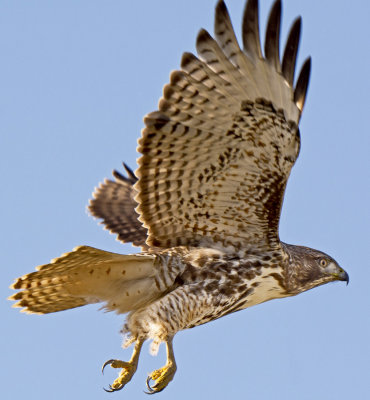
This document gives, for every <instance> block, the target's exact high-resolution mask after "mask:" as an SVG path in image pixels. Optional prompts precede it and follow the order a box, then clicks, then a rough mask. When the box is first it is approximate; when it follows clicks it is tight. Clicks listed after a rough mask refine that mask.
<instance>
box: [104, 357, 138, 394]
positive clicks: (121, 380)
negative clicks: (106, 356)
mask: <svg viewBox="0 0 370 400" xmlns="http://www.w3.org/2000/svg"><path fill="white" fill-rule="evenodd" d="M107 365H110V366H111V367H112V368H122V370H121V372H120V374H119V376H118V378H117V379H116V380H115V381H114V382H113V383H112V384H111V385H109V389H105V388H104V390H105V391H106V392H115V391H117V390H121V389H122V388H123V387H124V386H125V385H126V383H128V382H130V380H131V378H132V377H133V375H134V373H135V372H136V368H137V363H135V362H126V361H121V360H108V361H106V362H105V363H104V365H103V367H102V372H103V373H104V368H105V367H106V366H107Z"/></svg>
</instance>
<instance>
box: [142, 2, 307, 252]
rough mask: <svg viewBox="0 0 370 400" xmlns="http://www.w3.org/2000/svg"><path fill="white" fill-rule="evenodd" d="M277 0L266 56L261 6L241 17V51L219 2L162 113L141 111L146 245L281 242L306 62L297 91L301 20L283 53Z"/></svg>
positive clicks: (250, 6)
mask: <svg viewBox="0 0 370 400" xmlns="http://www.w3.org/2000/svg"><path fill="white" fill-rule="evenodd" d="M280 14H281V4H280V1H276V2H275V4H274V6H273V7H272V10H271V13H270V17H269V21H268V25H267V30H266V39H265V52H264V54H265V55H264V56H263V55H262V50H261V47H260V39H259V28H258V3H257V1H255V0H252V1H249V2H248V3H247V6H246V10H245V13H244V18H243V32H242V33H243V43H244V49H243V51H242V50H241V49H240V47H239V45H238V42H237V40H236V37H235V34H234V31H233V28H232V25H231V22H230V17H229V14H228V11H227V9H226V6H225V4H224V2H223V1H219V2H218V4H217V7H216V17H215V38H216V39H213V38H212V37H211V36H210V35H209V34H208V33H207V32H206V31H205V30H201V31H200V33H199V35H198V38H197V51H198V54H199V58H197V57H196V56H194V55H193V54H189V53H185V54H184V55H183V58H182V63H181V68H182V70H181V71H175V72H173V73H172V74H171V77H170V83H169V84H168V85H166V86H165V87H164V91H163V98H161V100H160V102H159V110H158V111H156V112H152V113H150V114H148V115H147V116H146V117H145V120H144V121H145V125H146V127H145V128H144V130H143V132H142V138H141V139H140V140H139V147H138V150H139V152H141V153H142V156H141V158H140V159H139V169H138V170H137V171H136V174H137V176H138V178H139V180H138V182H137V183H136V184H135V189H136V190H137V191H138V195H137V196H136V201H137V202H138V203H139V207H138V208H137V209H136V210H137V211H138V212H139V213H140V220H141V221H142V222H143V223H144V226H145V227H146V228H148V234H149V235H148V240H147V244H149V245H152V246H158V247H170V246H178V245H192V246H198V245H207V244H211V243H218V244H220V245H222V246H224V247H227V246H232V248H233V250H235V249H238V248H241V247H243V249H246V250H248V248H250V249H252V248H253V249H259V250H263V249H265V250H271V249H273V248H274V247H278V246H280V242H279V238H278V223H279V217H280V210H281V205H282V201H283V196H284V190H285V186H286V183H287V179H288V177H289V174H290V170H291V168H292V166H293V164H294V162H295V160H296V158H297V156H298V153H299V147H300V139H299V130H298V122H299V119H300V115H301V112H302V109H303V105H304V100H305V96H306V91H307V86H308V80H309V72H310V59H307V61H306V62H305V63H304V65H303V67H302V70H301V73H300V76H299V78H298V80H297V83H296V86H295V88H294V87H293V80H294V70H295V63H296V54H297V49H298V43H299V36H300V24H301V21H300V19H299V18H298V19H297V20H296V21H295V22H294V24H293V26H292V28H291V31H290V34H289V37H288V40H287V45H286V48H285V52H284V56H283V62H282V63H281V62H280V59H279V28H280Z"/></svg>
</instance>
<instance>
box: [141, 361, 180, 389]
mask: <svg viewBox="0 0 370 400" xmlns="http://www.w3.org/2000/svg"><path fill="white" fill-rule="evenodd" d="M175 372H176V364H175V363H169V364H167V365H165V366H164V367H163V368H160V369H157V370H155V371H153V372H152V373H151V374H150V375H149V376H148V378H147V380H146V386H147V388H148V390H149V392H146V393H148V394H154V393H158V392H161V391H162V390H163V389H165V388H166V387H167V385H168V384H169V383H170V382H171V381H172V379H173V377H174V376H175ZM150 381H154V382H155V383H154V385H153V386H151V385H150Z"/></svg>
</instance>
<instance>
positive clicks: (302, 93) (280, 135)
mask: <svg viewBox="0 0 370 400" xmlns="http://www.w3.org/2000/svg"><path fill="white" fill-rule="evenodd" d="M280 14H281V1H280V0H277V1H275V3H274V4H273V6H272V9H271V12H270V16H269V19H268V23H267V29H266V37H265V41H264V51H262V49H261V45H260V37H259V26H258V1H257V0H248V1H247V4H246V7H245V12H244V16H243V25H242V39H243V48H242V49H241V48H240V47H239V44H238V42H237V40H236V37H235V34H234V31H233V28H232V25H231V21H230V17H229V14H228V11H227V8H226V6H225V4H224V2H223V1H222V0H220V1H218V3H217V6H216V16H215V32H214V38H213V37H212V36H210V34H209V33H208V32H206V31H205V30H201V31H200V32H199V35H198V38H197V42H196V48H197V52H198V57H197V56H195V55H193V54H190V53H185V54H184V55H183V57H182V61H181V69H180V70H178V71H175V72H173V73H172V74H171V77H170V83H169V84H167V85H166V86H165V87H164V90H163V97H162V98H161V99H160V102H159V107H158V111H155V112H152V113H150V114H148V115H147V116H146V117H145V128H144V129H143V131H142V137H141V138H140V140H139V148H138V150H139V152H140V153H141V157H140V159H139V168H138V169H137V170H136V172H135V174H134V173H133V172H132V171H131V170H130V169H128V168H127V167H126V170H127V174H128V177H125V176H123V175H121V174H120V173H118V172H115V173H114V176H115V180H114V181H110V180H107V181H105V182H104V183H103V184H102V185H101V186H100V187H99V188H98V189H97V190H96V192H95V193H94V199H93V200H92V201H91V203H90V206H89V208H90V211H91V213H92V214H93V215H94V216H96V217H99V218H102V219H103V221H104V223H105V225H106V226H107V227H108V228H109V229H110V230H111V232H114V233H116V234H118V238H119V240H121V241H123V242H132V243H133V244H134V245H136V246H141V247H142V252H141V253H139V254H131V255H121V254H114V253H109V252H105V251H102V250H98V249H94V248H91V247H87V246H81V247H77V248H75V249H74V250H73V251H72V252H70V253H66V254H64V255H62V256H61V257H59V258H56V259H54V260H52V261H51V263H50V264H47V265H42V266H40V267H38V268H37V272H32V273H30V274H28V275H25V276H23V277H21V278H18V279H17V280H16V281H15V283H14V284H13V285H12V288H14V289H19V290H20V291H19V292H18V293H16V294H14V295H13V296H12V297H11V299H12V300H17V303H16V304H15V306H16V307H23V308H24V309H23V311H26V312H28V313H41V314H44V313H50V312H56V311H61V310H66V309H70V308H73V307H79V306H83V305H85V304H90V303H96V302H102V303H104V306H105V308H106V309H107V310H111V311H116V312H117V313H119V314H124V313H128V316H127V320H126V323H125V325H124V328H123V331H124V332H125V333H126V335H127V339H126V342H125V346H127V345H129V344H134V351H133V354H132V358H131V360H130V361H128V362H124V361H120V360H109V361H107V362H106V363H105V364H104V366H103V368H104V367H105V366H107V365H110V366H111V367H113V368H119V369H121V371H120V373H119V376H118V378H117V379H116V380H115V381H114V382H113V384H112V385H111V386H110V389H109V391H116V390H119V389H122V388H123V387H124V386H125V385H126V384H127V383H128V382H129V381H130V379H131V378H132V376H133V374H134V373H135V371H136V368H137V364H138V359H139V354H140V350H141V347H142V344H143V342H144V341H145V340H147V339H152V340H153V345H152V351H153V352H156V350H157V348H158V345H159V344H160V343H161V342H165V344H166V346H167V363H166V365H165V366H164V367H163V368H160V369H158V370H156V371H154V372H152V373H151V374H150V375H149V377H148V380H147V386H148V390H149V392H150V393H156V392H159V391H161V390H163V389H164V388H165V387H166V386H167V385H168V383H169V382H170V381H171V380H172V379H173V377H174V374H175V371H176V363H175V358H174V352H173V347H172V340H173V337H174V335H175V334H176V333H177V332H178V331H180V330H182V329H188V328H192V327H194V326H197V325H200V324H204V323H206V322H208V321H212V320H214V319H216V318H220V317H222V316H224V315H226V314H229V313H232V312H235V311H239V310H242V309H244V308H246V307H250V306H252V305H255V304H259V303H262V302H264V301H267V300H271V299H275V298H281V297H287V296H294V295H296V294H299V293H302V292H303V291H305V290H308V289H312V288H313V287H316V286H318V285H322V284H324V283H327V282H331V281H337V280H339V281H347V283H348V275H347V273H346V272H345V271H344V270H343V269H342V268H340V267H339V265H338V264H337V263H336V262H335V260H334V259H333V258H331V257H330V256H328V255H327V254H325V253H322V252H320V251H317V250H313V249H310V248H307V247H302V246H295V245H290V244H286V243H283V242H281V241H280V238H279V234H278V227H279V218H280V212H281V206H282V202H283V197H284V191H285V186H286V184H287V180H288V177H289V174H290V170H291V168H292V166H293V164H294V162H295V161H296V159H297V157H298V153H299V149H300V136H299V129H298V123H299V120H300V117H301V113H302V110H303V106H304V102H305V98H306V92H307V87H308V81H309V75H310V65H311V60H310V58H308V59H307V60H306V61H305V62H304V64H303V67H302V69H301V71H300V74H299V76H298V79H297V80H296V81H295V83H294V71H295V64H296V56H297V50H298V44H299V37H300V27H301V19H300V18H297V19H296V20H295V21H294V23H293V25H292V27H291V30H290V33H289V36H288V39H287V42H286V46H285V49H284V53H283V57H282V60H280V57H279V31H280ZM151 381H153V383H151Z"/></svg>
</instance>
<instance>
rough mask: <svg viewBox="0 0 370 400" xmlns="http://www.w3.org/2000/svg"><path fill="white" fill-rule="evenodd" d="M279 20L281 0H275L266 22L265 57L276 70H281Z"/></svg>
mask: <svg viewBox="0 0 370 400" xmlns="http://www.w3.org/2000/svg"><path fill="white" fill-rule="evenodd" d="M280 20H281V0H276V1H275V3H274V4H273V6H272V7H271V11H270V15H269V18H268V22H267V28H266V38H265V57H266V60H267V61H268V62H269V63H270V64H272V65H273V66H274V67H275V69H276V70H277V71H280V70H281V66H280V56H279V40H280Z"/></svg>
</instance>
